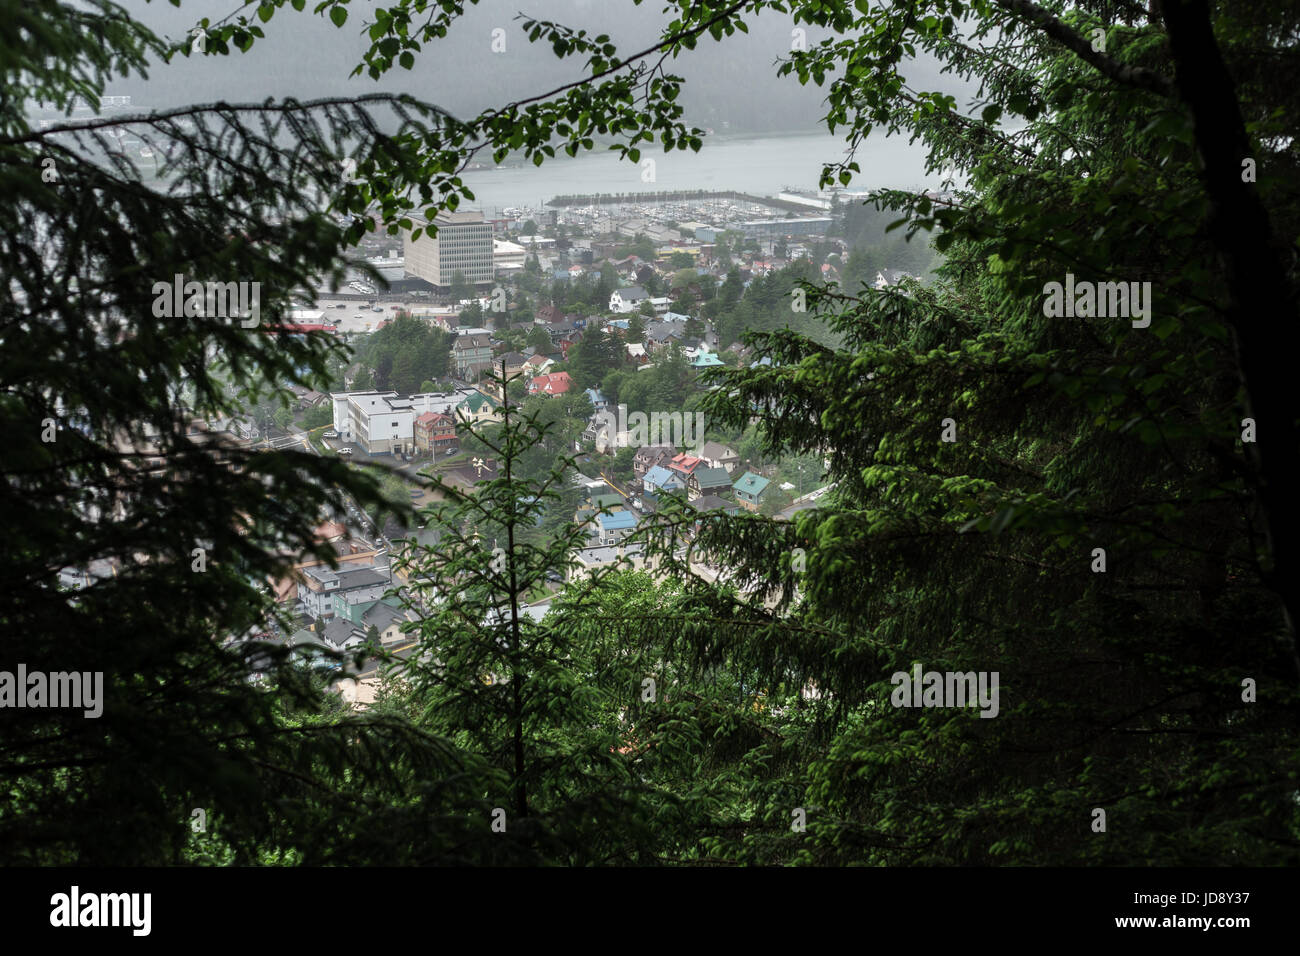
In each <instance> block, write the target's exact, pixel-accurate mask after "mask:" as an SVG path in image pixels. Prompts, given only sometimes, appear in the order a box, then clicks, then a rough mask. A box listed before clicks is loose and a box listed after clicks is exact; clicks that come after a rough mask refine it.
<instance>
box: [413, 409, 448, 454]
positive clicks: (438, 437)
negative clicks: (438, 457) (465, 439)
mask: <svg viewBox="0 0 1300 956" xmlns="http://www.w3.org/2000/svg"><path fill="white" fill-rule="evenodd" d="M455 444H456V420H455V419H453V418H452V417H451V416H450V415H444V414H442V413H440V412H425V413H424V414H423V415H420V416H419V417H418V418H416V420H415V447H416V448H420V449H423V450H424V451H441V450H442V449H444V448H448V447H450V446H452V445H455Z"/></svg>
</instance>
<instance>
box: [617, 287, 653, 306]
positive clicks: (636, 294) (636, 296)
mask: <svg viewBox="0 0 1300 956" xmlns="http://www.w3.org/2000/svg"><path fill="white" fill-rule="evenodd" d="M649 301H650V293H648V292H646V290H645V289H643V288H641V286H639V285H633V286H628V287H627V288H626V289H615V290H614V291H613V292H612V293H610V296H609V311H611V312H619V313H625V312H636V311H637V310H638V309H640V308H641V304H642V303H643V302H649Z"/></svg>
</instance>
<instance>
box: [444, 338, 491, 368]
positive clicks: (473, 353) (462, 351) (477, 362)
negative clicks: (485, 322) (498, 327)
mask: <svg viewBox="0 0 1300 956" xmlns="http://www.w3.org/2000/svg"><path fill="white" fill-rule="evenodd" d="M451 361H452V364H454V365H455V367H456V374H457V375H458V376H459V377H460V378H463V379H474V378H477V377H478V376H479V374H480V373H482V372H487V371H491V369H492V336H491V334H490V333H488V332H474V333H469V334H464V335H459V334H458V335H457V336H456V341H455V342H453V343H452V346H451Z"/></svg>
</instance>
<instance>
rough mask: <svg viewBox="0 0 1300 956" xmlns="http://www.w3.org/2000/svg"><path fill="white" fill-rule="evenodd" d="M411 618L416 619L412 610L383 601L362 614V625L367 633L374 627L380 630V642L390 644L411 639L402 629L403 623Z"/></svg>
mask: <svg viewBox="0 0 1300 956" xmlns="http://www.w3.org/2000/svg"><path fill="white" fill-rule="evenodd" d="M410 620H414V617H413V615H412V614H411V612H410V611H407V610H405V609H404V608H401V607H394V606H391V605H389V604H385V603H384V602H382V601H381V602H379V603H378V604H376V605H375V606H374V607H372V608H371V609H370V610H368V611H366V613H365V614H363V615H362V616H361V627H362V628H363V629H364V630H365V631H366V632H367V633H369V631H370V628H372V627H373V628H374V629H375V630H376V631H378V632H379V642H380V643H381V644H384V645H390V644H396V643H397V642H399V641H407V640H410V639H411V637H410V635H409V634H407V633H406V632H404V631H403V630H402V625H403V624H405V623H406V622H407V621H410Z"/></svg>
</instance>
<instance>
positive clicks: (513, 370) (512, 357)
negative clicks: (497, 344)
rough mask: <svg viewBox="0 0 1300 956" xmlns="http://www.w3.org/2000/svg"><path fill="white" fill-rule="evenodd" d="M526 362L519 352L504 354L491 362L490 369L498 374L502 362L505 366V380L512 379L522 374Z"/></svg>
mask: <svg viewBox="0 0 1300 956" xmlns="http://www.w3.org/2000/svg"><path fill="white" fill-rule="evenodd" d="M526 361H527V358H526V357H525V356H524V355H523V354H521V353H519V352H505V353H503V354H501V355H498V356H497V357H496V358H495V359H493V360H492V367H493V368H494V369H495V370H496V371H497V373H498V374H499V373H500V371H501V363H503V362H504V363H505V366H506V378H513V377H514V376H516V375H520V374H522V373H523V371H524V362H526Z"/></svg>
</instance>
